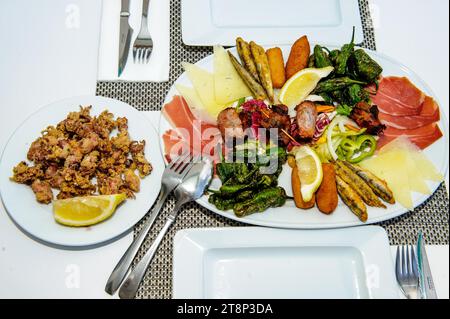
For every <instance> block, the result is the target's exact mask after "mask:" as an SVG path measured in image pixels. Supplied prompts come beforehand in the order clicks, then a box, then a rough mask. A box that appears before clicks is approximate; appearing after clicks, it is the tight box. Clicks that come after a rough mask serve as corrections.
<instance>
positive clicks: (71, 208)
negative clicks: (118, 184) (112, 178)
mask: <svg viewBox="0 0 450 319" xmlns="http://www.w3.org/2000/svg"><path fill="white" fill-rule="evenodd" d="M125 198H126V196H125V194H115V195H99V196H86V197H74V198H68V199H61V200H55V201H54V202H53V215H54V217H55V220H56V221H57V222H58V223H60V224H63V225H67V226H74V227H80V226H90V225H94V224H97V223H99V222H101V221H104V220H105V219H108V218H109V217H111V216H112V214H113V213H114V211H115V210H116V207H117V206H118V205H119V204H120V203H121V202H123V201H124V200H125Z"/></svg>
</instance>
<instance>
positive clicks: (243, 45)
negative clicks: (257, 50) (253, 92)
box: [236, 37, 259, 82]
mask: <svg viewBox="0 0 450 319" xmlns="http://www.w3.org/2000/svg"><path fill="white" fill-rule="evenodd" d="M236 49H237V52H238V54H239V57H240V58H241V61H242V65H243V66H244V68H245V69H246V70H247V71H248V72H249V73H250V74H251V75H252V77H253V78H254V79H255V80H256V81H257V82H258V81H259V77H258V71H257V70H256V65H255V61H254V60H253V57H252V52H251V51H250V46H249V45H248V43H247V42H245V41H244V40H243V39H242V38H241V37H239V38H237V39H236Z"/></svg>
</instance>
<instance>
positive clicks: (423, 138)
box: [378, 123, 442, 149]
mask: <svg viewBox="0 0 450 319" xmlns="http://www.w3.org/2000/svg"><path fill="white" fill-rule="evenodd" d="M399 136H406V137H408V138H409V140H410V141H411V142H413V143H414V144H416V145H417V146H418V147H420V148H421V149H425V148H427V147H428V146H430V145H431V144H433V143H434V142H436V141H437V140H438V139H440V138H441V137H442V131H441V129H440V128H439V126H438V125H437V124H436V123H432V124H429V125H426V126H422V127H419V128H416V129H412V130H398V129H395V128H392V127H388V128H387V129H386V130H385V131H384V134H383V135H382V136H381V138H380V140H379V141H378V148H381V147H383V146H384V145H386V144H388V143H389V142H390V141H392V140H394V139H396V138H397V137H399Z"/></svg>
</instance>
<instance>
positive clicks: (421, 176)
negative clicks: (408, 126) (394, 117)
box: [361, 136, 444, 209]
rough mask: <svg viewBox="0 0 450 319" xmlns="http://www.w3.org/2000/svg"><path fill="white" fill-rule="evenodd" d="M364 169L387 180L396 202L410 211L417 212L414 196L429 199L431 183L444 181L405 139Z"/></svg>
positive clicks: (398, 141)
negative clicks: (423, 195) (413, 193)
mask: <svg viewBox="0 0 450 319" xmlns="http://www.w3.org/2000/svg"><path fill="white" fill-rule="evenodd" d="M361 166H362V167H364V168H366V169H368V170H369V171H371V172H373V173H374V174H375V175H377V176H379V177H380V178H382V179H384V180H385V181H386V182H387V183H388V185H389V187H390V188H391V190H392V192H393V193H394V197H395V199H396V201H398V202H399V203H400V204H401V205H403V206H404V207H406V208H408V209H413V201H412V196H411V193H412V192H417V193H422V194H425V195H429V194H431V190H430V188H429V186H428V183H427V181H428V180H429V181H435V182H441V181H442V180H443V179H444V176H443V175H442V174H441V173H439V171H438V170H437V169H436V167H435V166H434V164H433V163H432V162H431V161H430V160H429V159H428V158H427V157H426V156H425V154H424V153H423V152H422V151H421V150H420V149H419V148H418V147H417V146H416V145H414V144H413V143H411V141H410V140H409V139H408V138H407V137H404V136H402V137H399V138H397V139H395V140H393V141H392V142H391V143H389V144H387V145H385V146H384V147H383V148H381V150H380V151H379V152H378V153H377V155H376V156H374V157H372V158H370V159H367V160H365V161H363V162H362V163H361Z"/></svg>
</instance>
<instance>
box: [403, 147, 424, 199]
mask: <svg viewBox="0 0 450 319" xmlns="http://www.w3.org/2000/svg"><path fill="white" fill-rule="evenodd" d="M401 151H402V152H405V155H404V157H405V166H406V169H407V171H408V177H409V187H410V189H411V191H415V192H418V193H422V194H425V195H429V194H431V191H430V188H429V187H428V185H427V183H426V182H425V180H424V178H423V175H422V173H421V172H420V167H418V165H417V163H416V162H415V161H414V159H413V158H412V156H411V154H409V153H407V151H405V150H401Z"/></svg>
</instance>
